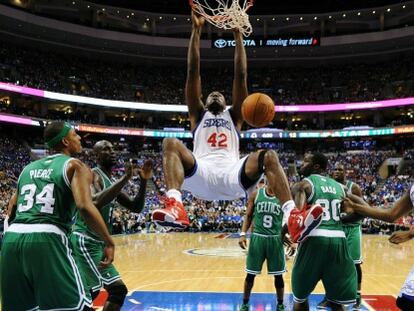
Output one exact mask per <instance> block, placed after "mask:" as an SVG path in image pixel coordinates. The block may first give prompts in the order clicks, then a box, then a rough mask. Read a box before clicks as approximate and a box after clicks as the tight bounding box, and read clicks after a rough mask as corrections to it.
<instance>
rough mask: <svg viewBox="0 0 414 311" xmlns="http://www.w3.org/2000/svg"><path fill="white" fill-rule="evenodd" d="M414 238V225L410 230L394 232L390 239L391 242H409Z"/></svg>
mask: <svg viewBox="0 0 414 311" xmlns="http://www.w3.org/2000/svg"><path fill="white" fill-rule="evenodd" d="M412 238H414V227H413V228H411V229H410V230H408V231H398V232H394V233H393V234H392V235H391V236H390V238H389V239H388V240H389V241H390V242H391V243H394V244H400V243H404V242H407V241H409V240H411V239H412Z"/></svg>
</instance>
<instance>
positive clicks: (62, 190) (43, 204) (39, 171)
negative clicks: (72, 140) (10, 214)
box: [13, 154, 76, 232]
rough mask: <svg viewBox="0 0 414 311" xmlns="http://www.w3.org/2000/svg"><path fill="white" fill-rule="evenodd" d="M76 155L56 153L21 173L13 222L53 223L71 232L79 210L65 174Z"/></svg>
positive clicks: (36, 162)
mask: <svg viewBox="0 0 414 311" xmlns="http://www.w3.org/2000/svg"><path fill="white" fill-rule="evenodd" d="M71 160H73V158H71V157H69V156H66V155H63V154H56V155H52V156H49V157H45V158H43V159H40V160H37V161H34V162H32V163H30V164H29V165H27V166H26V167H25V168H24V169H23V171H22V173H21V174H20V177H19V181H18V184H17V191H18V193H17V194H18V199H17V211H16V218H15V219H14V221H13V223H23V224H53V225H56V226H58V227H59V228H60V229H63V230H64V231H65V232H69V230H70V227H71V225H72V221H73V218H74V215H75V211H76V205H75V201H74V198H73V195H72V190H71V185H70V182H69V179H68V177H67V176H66V169H67V165H68V163H69V162H70V161H71Z"/></svg>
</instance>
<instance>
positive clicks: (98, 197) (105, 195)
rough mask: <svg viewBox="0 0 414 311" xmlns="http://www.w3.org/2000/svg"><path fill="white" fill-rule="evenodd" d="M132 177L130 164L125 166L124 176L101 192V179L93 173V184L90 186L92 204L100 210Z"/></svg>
mask: <svg viewBox="0 0 414 311" xmlns="http://www.w3.org/2000/svg"><path fill="white" fill-rule="evenodd" d="M132 175H133V167H132V165H131V164H129V163H128V164H127V165H125V175H124V176H122V177H121V178H120V179H118V180H117V181H116V182H114V183H113V184H112V185H111V186H110V187H108V188H106V189H104V190H103V185H102V177H101V176H100V175H99V174H97V173H95V172H94V182H93V186H92V192H93V193H94V194H93V195H92V198H93V203H94V204H95V206H96V207H97V208H99V209H100V208H102V207H104V206H105V205H107V204H109V203H111V202H112V201H113V200H114V199H116V198H117V197H118V195H119V194H120V193H121V191H122V188H123V187H124V186H125V185H126V184H127V182H128V181H129V180H130V179H131V177H132Z"/></svg>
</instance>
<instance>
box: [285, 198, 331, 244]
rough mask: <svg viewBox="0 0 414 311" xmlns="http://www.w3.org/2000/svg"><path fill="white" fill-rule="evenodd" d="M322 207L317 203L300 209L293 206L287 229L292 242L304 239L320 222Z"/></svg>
mask: <svg viewBox="0 0 414 311" xmlns="http://www.w3.org/2000/svg"><path fill="white" fill-rule="evenodd" d="M322 216H323V208H322V207H321V206H320V205H319V204H315V205H312V206H311V207H310V208H308V209H304V210H302V211H300V210H298V209H297V208H295V209H294V210H292V212H291V213H290V216H289V219H288V230H289V234H290V237H291V238H292V240H293V242H295V243H300V242H302V241H304V240H305V239H306V238H307V237H308V235H309V233H311V232H312V230H313V229H315V228H317V227H318V226H319V225H320V224H321V222H322Z"/></svg>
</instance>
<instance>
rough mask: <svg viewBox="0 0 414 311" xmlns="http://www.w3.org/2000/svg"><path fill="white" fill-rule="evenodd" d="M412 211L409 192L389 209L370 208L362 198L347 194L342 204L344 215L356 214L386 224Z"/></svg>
mask: <svg viewBox="0 0 414 311" xmlns="http://www.w3.org/2000/svg"><path fill="white" fill-rule="evenodd" d="M412 210H413V203H412V202H411V199H410V191H407V192H406V193H405V194H404V195H403V196H402V197H401V198H400V199H399V200H398V201H397V202H395V204H394V206H393V207H392V208H389V209H384V208H380V207H371V206H370V205H369V204H368V203H367V202H365V201H364V200H363V199H362V198H359V197H357V196H356V195H352V194H348V196H347V197H346V198H345V199H344V200H343V203H342V211H343V212H345V213H348V214H350V213H353V212H356V213H358V214H361V215H364V216H367V217H371V218H374V219H379V220H383V221H386V222H394V221H396V220H397V219H399V218H400V217H402V216H404V215H406V214H408V213H409V212H411V211H412Z"/></svg>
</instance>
